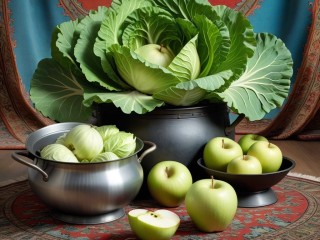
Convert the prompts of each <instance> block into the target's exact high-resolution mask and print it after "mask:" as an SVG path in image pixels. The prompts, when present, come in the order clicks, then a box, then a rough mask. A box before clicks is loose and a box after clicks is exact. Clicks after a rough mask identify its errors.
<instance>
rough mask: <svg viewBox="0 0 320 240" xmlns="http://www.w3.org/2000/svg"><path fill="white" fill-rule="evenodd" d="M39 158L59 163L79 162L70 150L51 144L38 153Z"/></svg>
mask: <svg viewBox="0 0 320 240" xmlns="http://www.w3.org/2000/svg"><path fill="white" fill-rule="evenodd" d="M40 156H41V157H42V158H44V159H48V160H55V161H59V162H73V163H78V162H79V161H78V159H77V158H76V156H75V155H74V154H73V153H72V151H71V150H70V149H68V148H67V147H66V146H64V145H61V144H59V143H52V144H49V145H47V146H45V147H44V148H43V149H42V150H41V151H40Z"/></svg>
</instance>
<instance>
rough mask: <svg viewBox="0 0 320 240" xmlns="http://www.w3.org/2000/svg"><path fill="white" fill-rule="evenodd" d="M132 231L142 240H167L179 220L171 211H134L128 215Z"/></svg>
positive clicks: (172, 233)
mask: <svg viewBox="0 0 320 240" xmlns="http://www.w3.org/2000/svg"><path fill="white" fill-rule="evenodd" d="M128 220H129V224H130V227H131V229H132V231H133V232H134V233H135V234H136V235H137V236H138V237H139V238H140V239H142V240H150V239H152V240H167V239H170V238H171V237H172V236H173V235H174V234H175V233H176V231H177V229H178V227H179V225H180V218H179V216H178V215H177V214H175V213H174V212H172V211H169V210H165V209H160V210H156V211H154V212H153V211H148V210H146V209H134V210H131V211H130V212H129V213H128Z"/></svg>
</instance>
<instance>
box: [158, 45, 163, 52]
mask: <svg viewBox="0 0 320 240" xmlns="http://www.w3.org/2000/svg"><path fill="white" fill-rule="evenodd" d="M163 47H164V46H163V44H161V45H160V49H159V51H160V52H161V50H162V48H163Z"/></svg>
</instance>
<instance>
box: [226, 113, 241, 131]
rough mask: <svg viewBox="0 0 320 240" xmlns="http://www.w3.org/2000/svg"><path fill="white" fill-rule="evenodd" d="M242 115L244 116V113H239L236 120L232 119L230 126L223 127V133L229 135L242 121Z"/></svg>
mask: <svg viewBox="0 0 320 240" xmlns="http://www.w3.org/2000/svg"><path fill="white" fill-rule="evenodd" d="M244 117H245V115H244V114H239V115H238V117H237V118H236V120H234V121H233V123H232V124H231V125H230V126H228V127H226V128H225V129H224V132H225V134H226V135H229V134H230V133H231V132H232V131H233V130H234V129H235V128H236V126H237V125H238V124H239V123H240V122H241V121H242V119H244Z"/></svg>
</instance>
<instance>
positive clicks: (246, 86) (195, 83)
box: [30, 0, 293, 122]
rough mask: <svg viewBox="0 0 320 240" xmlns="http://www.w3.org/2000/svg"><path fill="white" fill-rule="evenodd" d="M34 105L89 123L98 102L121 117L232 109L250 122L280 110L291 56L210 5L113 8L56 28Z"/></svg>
mask: <svg viewBox="0 0 320 240" xmlns="http://www.w3.org/2000/svg"><path fill="white" fill-rule="evenodd" d="M51 50H52V51H51V52H52V57H51V58H46V59H43V60H41V61H40V62H39V64H38V66H37V69H36V70H35V73H34V75H33V78H32V80H31V87H30V97H31V100H32V101H33V103H34V105H35V108H36V109H38V110H39V111H41V112H42V114H43V115H45V116H47V117H49V118H51V119H53V120H57V121H60V122H63V121H87V120H88V119H89V118H90V116H91V114H92V111H93V109H94V106H95V105H96V104H101V103H111V104H114V105H115V106H116V107H119V108H120V109H121V110H122V111H123V112H124V113H128V114H129V113H131V112H135V113H138V114H144V113H146V112H150V111H153V110H154V109H155V108H157V107H161V106H164V105H170V106H178V107H179V106H194V105H198V104H206V103H212V102H221V103H226V104H227V105H228V106H229V108H231V109H232V110H233V111H234V112H236V113H239V114H244V115H245V116H247V117H248V118H249V120H258V119H262V118H263V117H264V116H265V114H266V113H268V112H270V111H271V110H272V109H274V108H276V107H279V106H281V105H282V104H283V102H284V100H285V98H286V97H287V96H288V93H289V89H290V78H291V76H292V64H293V63H292V58H291V53H290V51H289V50H288V49H287V48H286V46H285V44H284V43H283V42H282V41H281V39H279V38H277V37H276V36H274V35H272V34H270V33H255V32H254V31H253V27H252V25H251V24H250V22H249V20H248V19H247V18H246V17H245V16H244V15H243V14H242V13H241V12H237V11H235V10H233V9H231V8H228V7H226V6H220V5H217V6H214V5H211V4H210V3H209V2H208V1H207V0H170V1H168V0H114V1H113V2H112V4H111V6H110V7H99V8H98V9H97V10H95V11H90V12H89V14H88V15H86V16H83V17H81V18H78V19H75V20H70V21H66V22H63V23H61V24H59V25H58V26H57V27H56V28H55V29H54V31H53V34H52V40H51Z"/></svg>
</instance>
